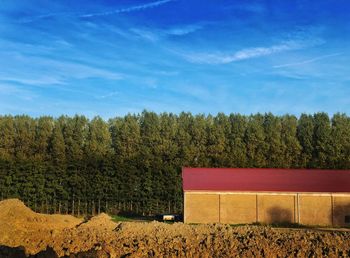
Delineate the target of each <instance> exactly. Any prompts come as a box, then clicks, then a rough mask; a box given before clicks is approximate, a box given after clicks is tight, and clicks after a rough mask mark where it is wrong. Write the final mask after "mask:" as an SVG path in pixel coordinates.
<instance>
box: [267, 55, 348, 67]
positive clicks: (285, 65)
mask: <svg viewBox="0 0 350 258" xmlns="http://www.w3.org/2000/svg"><path fill="white" fill-rule="evenodd" d="M341 54H342V53H334V54H329V55H322V56H318V57H314V58H311V59H306V60H303V61H300V62H294V63H287V64H281V65H275V66H273V68H283V67H289V66H299V65H304V64H309V63H314V62H317V61H319V60H322V59H327V58H330V57H334V56H339V55H341Z"/></svg>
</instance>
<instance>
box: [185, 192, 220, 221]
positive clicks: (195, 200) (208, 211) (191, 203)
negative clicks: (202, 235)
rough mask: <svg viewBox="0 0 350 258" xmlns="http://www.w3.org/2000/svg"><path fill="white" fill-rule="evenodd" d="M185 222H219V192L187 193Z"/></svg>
mask: <svg viewBox="0 0 350 258" xmlns="http://www.w3.org/2000/svg"><path fill="white" fill-rule="evenodd" d="M184 196H185V214H184V222H185V223H214V222H219V194H196V193H185V195H184Z"/></svg>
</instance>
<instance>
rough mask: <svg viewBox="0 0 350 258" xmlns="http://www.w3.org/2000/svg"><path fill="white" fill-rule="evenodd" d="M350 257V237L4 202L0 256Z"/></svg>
mask: <svg viewBox="0 0 350 258" xmlns="http://www.w3.org/2000/svg"><path fill="white" fill-rule="evenodd" d="M26 255H27V256H30V255H33V256H32V257H34V255H36V256H35V257H62V256H63V257H341V256H343V257H350V232H349V231H342V230H339V231H329V230H323V231H320V230H312V229H274V228H271V227H267V226H237V227H231V226H229V225H224V224H208V225H207V224H202V225H187V224H183V223H174V224H165V223H160V222H150V223H141V222H123V223H115V222H113V221H111V218H110V217H109V216H108V215H107V214H104V213H102V214H100V215H98V216H96V217H93V218H92V219H90V220H89V221H83V220H82V219H77V218H75V217H72V216H69V215H44V214H38V213H35V212H33V211H32V210H30V209H29V208H27V207H26V206H25V205H24V204H23V203H22V202H21V201H19V200H16V199H11V200H5V201H2V202H0V257H25V256H26Z"/></svg>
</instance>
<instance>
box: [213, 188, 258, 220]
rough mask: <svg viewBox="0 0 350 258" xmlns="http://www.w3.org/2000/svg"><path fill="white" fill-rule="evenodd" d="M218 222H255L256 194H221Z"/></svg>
mask: <svg viewBox="0 0 350 258" xmlns="http://www.w3.org/2000/svg"><path fill="white" fill-rule="evenodd" d="M220 222H221V223H228V224H249V223H253V222H256V195H255V194H221V195H220Z"/></svg>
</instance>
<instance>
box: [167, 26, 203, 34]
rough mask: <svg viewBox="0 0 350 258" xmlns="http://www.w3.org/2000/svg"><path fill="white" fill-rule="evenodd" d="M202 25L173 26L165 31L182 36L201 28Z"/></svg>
mask: <svg viewBox="0 0 350 258" xmlns="http://www.w3.org/2000/svg"><path fill="white" fill-rule="evenodd" d="M202 27H203V26H201V25H199V24H190V25H185V26H182V27H173V28H170V29H168V30H166V31H165V33H166V34H168V35H174V36H183V35H187V34H190V33H192V32H195V31H197V30H200V29H202Z"/></svg>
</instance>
